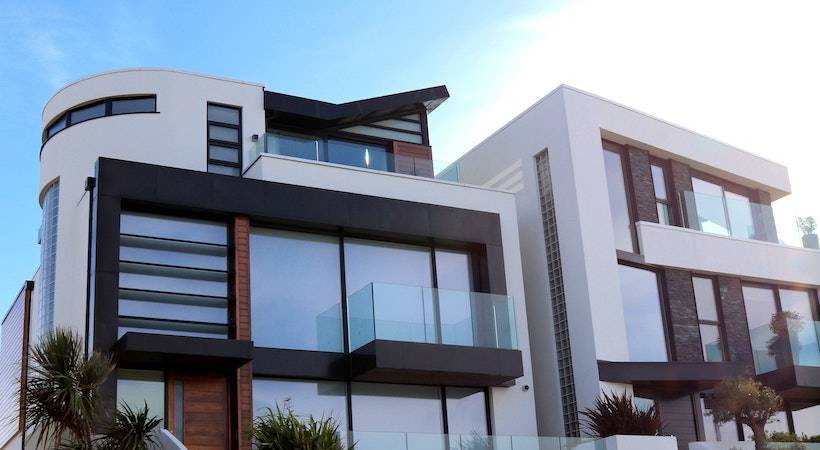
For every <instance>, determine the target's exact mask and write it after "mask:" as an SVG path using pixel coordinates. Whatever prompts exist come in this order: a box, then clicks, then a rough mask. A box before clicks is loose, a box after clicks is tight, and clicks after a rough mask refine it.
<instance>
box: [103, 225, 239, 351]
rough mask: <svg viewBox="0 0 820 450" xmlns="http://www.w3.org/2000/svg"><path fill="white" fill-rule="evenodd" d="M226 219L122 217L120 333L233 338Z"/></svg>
mask: <svg viewBox="0 0 820 450" xmlns="http://www.w3.org/2000/svg"><path fill="white" fill-rule="evenodd" d="M227 239H228V232H227V226H226V225H225V224H224V223H220V222H213V221H205V220H198V219H190V218H183V217H175V216H163V215H157V214H146V213H140V212H130V211H129V212H124V213H123V214H122V215H121V216H120V249H119V250H120V252H119V256H120V265H119V268H120V275H119V302H118V314H119V330H118V332H119V334H120V335H123V334H125V333H127V332H131V331H133V332H142V333H153V334H174V335H179V336H194V337H208V338H223V339H224V338H227V337H228V309H227V297H228V248H227Z"/></svg>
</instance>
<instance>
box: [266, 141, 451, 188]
mask: <svg viewBox="0 0 820 450" xmlns="http://www.w3.org/2000/svg"><path fill="white" fill-rule="evenodd" d="M263 153H266V154H270V155H280V156H288V157H291V158H300V159H307V160H311V161H323V162H330V163H335V164H342V165H346V166H353V167H361V168H364V169H372V170H381V171H385V172H393V173H401V174H405V175H415V176H419V177H425V178H436V179H441V180H445V181H453V182H458V181H459V171H458V167H457V166H454V165H451V164H449V163H446V162H442V161H436V160H432V159H425V158H415V157H412V156H406V155H394V154H393V153H390V152H388V151H387V149H386V148H385V147H383V146H379V145H374V144H365V143H360V142H353V141H342V140H334V139H323V138H316V137H311V136H300V135H295V134H287V133H265V134H264V135H263V136H260V138H259V140H258V141H257V142H255V143H254V144H253V147H252V149H251V161H254V160H255V159H256V158H257V157H258V156H259V155H261V154H263Z"/></svg>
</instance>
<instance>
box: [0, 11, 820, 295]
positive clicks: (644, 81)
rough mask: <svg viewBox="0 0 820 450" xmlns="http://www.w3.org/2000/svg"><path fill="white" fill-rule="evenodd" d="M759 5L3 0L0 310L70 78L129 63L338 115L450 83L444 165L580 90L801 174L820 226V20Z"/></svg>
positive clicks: (14, 279)
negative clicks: (316, 103) (320, 105)
mask: <svg viewBox="0 0 820 450" xmlns="http://www.w3.org/2000/svg"><path fill="white" fill-rule="evenodd" d="M753 3H754V2H752V3H750V2H745V1H739V0H726V1H722V2H712V1H706V0H691V1H686V2H677V1H670V2H657V1H654V0H622V1H619V2H611V1H609V2H607V1H597V0H565V1H548V0H541V1H527V0H516V1H497V0H493V1H476V0H470V1H459V2H456V1H446V0H437V1H435V0H434V1H429V0H414V1H396V2H393V1H389V2H388V1H358V2H341V1H337V2H332V1H298V2H296V1H294V2H284V1H275V2H274V1H269V2H261V1H259V2H250V1H248V2H244V1H243V2H240V1H235V2H225V1H219V2H216V1H213V2H208V1H174V2H159V1H139V2H124V1H108V2H90V1H76V2H43V1H32V0H24V1H18V0H5V1H4V2H3V6H2V8H0V61H2V63H0V96H2V99H3V101H2V103H0V105H1V106H0V136H3V142H2V145H1V146H0V165H1V166H2V167H3V168H4V170H3V176H2V177H0V211H2V212H3V214H4V218H3V220H2V221H1V222H0V243H1V244H2V249H3V250H4V252H3V257H2V258H0V309H3V310H4V309H5V305H6V304H8V303H9V302H10V301H11V300H12V298H13V296H14V295H15V294H16V293H17V291H18V290H19V288H20V287H21V286H22V283H23V281H24V280H25V279H28V278H29V277H30V276H31V275H32V273H33V271H34V270H35V269H36V267H37V265H38V259H39V248H38V246H37V244H36V236H37V228H38V226H39V222H40V208H39V205H38V202H37V184H38V181H37V180H38V179H37V177H38V150H39V143H40V132H41V130H40V113H41V110H42V106H43V105H44V104H45V102H46V100H47V99H48V98H49V97H50V96H51V94H53V93H54V91H56V89H58V88H59V87H60V86H61V85H63V84H64V83H66V82H69V81H71V80H74V79H76V78H79V77H82V76H85V75H88V74H91V73H95V72H100V71H106V70H110V69H114V68H122V67H134V66H148V67H172V68H178V69H184V70H191V71H196V72H205V73H210V74H214V75H221V76H226V77H231V78H238V79H244V80H249V81H256V82H260V83H263V84H265V86H266V87H267V89H269V90H273V91H279V92H285V93H289V94H294V95H300V96H305V97H311V98H317V99H322V100H327V101H334V102H340V101H347V100H355V99H360V98H366V97H372V96H378V95H384V94H388V93H393V92H399V91H403V90H411V89H417V88H421V87H427V86H433V85H439V84H446V85H447V86H448V88H449V90H450V93H451V98H450V100H448V101H447V102H446V103H445V104H444V105H442V106H441V107H440V108H439V109H437V110H436V111H435V112H434V113H433V115H432V116H431V119H430V120H431V122H430V128H431V140H432V144H433V149H434V152H435V154H436V158H437V159H442V160H452V159H455V158H457V157H458V156H459V155H460V154H461V153H462V152H464V151H465V150H467V149H469V148H470V147H472V145H475V144H476V143H478V142H479V141H480V140H481V139H482V138H483V137H486V136H487V135H489V134H490V133H491V132H492V131H494V130H496V129H497V128H499V127H500V126H502V125H503V124H504V123H505V122H506V121H508V120H509V119H511V118H512V117H513V116H514V115H515V114H517V113H518V112H520V111H522V110H523V109H524V108H526V107H527V106H528V105H530V104H532V103H533V102H534V101H536V100H537V99H538V98H540V97H542V96H543V95H545V94H546V93H548V92H549V91H550V90H552V89H553V88H554V87H555V86H556V85H558V84H560V83H562V82H565V83H568V84H572V85H574V86H576V87H579V88H582V89H585V90H588V91H592V92H595V93H598V94H600V95H603V96H605V97H609V98H612V99H613V100H616V101H619V102H621V103H625V104H628V105H630V106H634V107H636V108H638V109H641V110H644V111H646V112H649V113H652V114H655V115H658V116H660V117H663V118H666V119H669V120H671V121H673V122H676V123H680V124H682V125H684V126H687V127H688V128H691V129H694V130H697V131H700V132H703V133H704V134H707V135H710V136H713V137H716V138H719V139H721V140H723V141H726V142H729V143H732V144H734V145H737V146H739V147H741V148H744V149H747V150H750V151H752V152H754V153H758V154H761V155H763V156H766V157H770V158H772V159H775V160H778V161H780V162H783V163H785V164H787V165H788V166H789V167H790V169H791V171H792V184H793V187H794V191H795V192H796V193H797V192H798V191H800V192H802V193H801V194H799V195H798V194H795V195H793V196H791V198H790V199H788V201H786V200H784V201H783V202H785V203H784V205H785V206H783V208H782V209H783V211H785V214H784V217H790V218H788V220H789V221H790V220H792V219H791V218H793V216H794V215H795V214H800V215H807V214H809V213H812V214H815V215H818V216H820V205H819V203H820V202H818V201H817V200H816V194H817V193H818V192H820V181H818V180H816V178H817V177H816V176H815V172H816V167H817V163H818V162H820V161H818V159H817V156H811V155H818V154H820V151H818V150H820V149H817V148H816V147H817V145H816V144H815V142H818V141H817V139H816V137H814V136H813V132H812V131H811V130H812V129H815V128H816V124H815V123H814V121H815V120H816V107H815V105H816V104H818V103H820V91H818V86H817V85H818V83H817V82H816V80H818V79H820V68H818V67H817V62H816V61H817V58H816V47H815V45H816V43H817V42H820V31H818V29H817V27H816V26H815V24H814V22H813V19H812V18H814V17H818V11H817V7H816V6H814V5H811V4H810V3H803V2H796V1H795V2H791V1H790V0H786V1H784V2H782V3H778V8H777V9H776V10H775V9H773V8H771V6H770V5H771V4H770V3H768V2H767V3H763V2H761V3H760V5H757V4H753ZM812 3H816V2H812ZM761 30H766V31H767V32H766V33H763V32H762V31H761ZM812 117H814V119H811V118H812ZM807 162H810V163H811V164H807ZM812 167H813V169H812ZM784 223H786V224H787V225H786V227H788V226H789V225H788V224H789V223H791V222H788V221H786V219H784ZM784 228H785V227H784Z"/></svg>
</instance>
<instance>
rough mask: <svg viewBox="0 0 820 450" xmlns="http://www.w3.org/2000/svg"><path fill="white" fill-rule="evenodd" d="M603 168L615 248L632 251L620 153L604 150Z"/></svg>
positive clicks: (630, 226) (629, 217)
mask: <svg viewBox="0 0 820 450" xmlns="http://www.w3.org/2000/svg"><path fill="white" fill-rule="evenodd" d="M604 168H605V170H606V182H607V187H608V188H609V189H608V190H609V207H610V213H611V214H612V229H613V231H614V232H615V248H616V249H618V250H623V251H627V252H634V251H635V243H634V240H633V236H632V227H633V223H632V214H631V212H630V210H629V202H628V200H627V189H626V182H625V178H624V169H623V161H622V159H621V154H620V153H618V152H615V151H612V150H604Z"/></svg>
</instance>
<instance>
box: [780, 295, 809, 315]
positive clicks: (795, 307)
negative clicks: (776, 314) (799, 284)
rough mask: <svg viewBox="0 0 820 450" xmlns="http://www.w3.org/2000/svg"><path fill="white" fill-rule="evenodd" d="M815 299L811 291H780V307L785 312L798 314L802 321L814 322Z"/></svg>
mask: <svg viewBox="0 0 820 450" xmlns="http://www.w3.org/2000/svg"><path fill="white" fill-rule="evenodd" d="M812 303H814V298H813V297H812V296H811V294H809V291H803V290H797V289H780V307H781V309H782V310H783V311H790V312H792V313H794V314H797V315H798V316H799V317H800V320H806V321H813V320H814V317H815V316H814V308H813V307H812Z"/></svg>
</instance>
